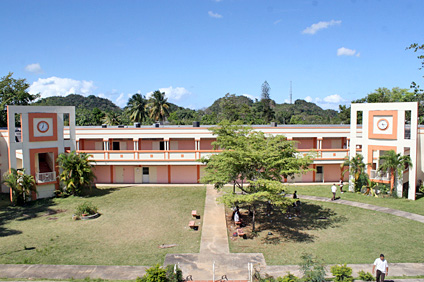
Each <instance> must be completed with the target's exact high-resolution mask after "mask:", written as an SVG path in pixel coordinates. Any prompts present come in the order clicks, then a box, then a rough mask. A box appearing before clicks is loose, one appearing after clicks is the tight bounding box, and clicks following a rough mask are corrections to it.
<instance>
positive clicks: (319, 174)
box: [315, 166, 324, 182]
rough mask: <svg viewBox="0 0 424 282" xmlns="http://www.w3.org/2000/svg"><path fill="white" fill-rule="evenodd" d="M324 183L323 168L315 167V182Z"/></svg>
mask: <svg viewBox="0 0 424 282" xmlns="http://www.w3.org/2000/svg"><path fill="white" fill-rule="evenodd" d="M323 181H324V167H323V166H317V172H316V174H315V182H323Z"/></svg>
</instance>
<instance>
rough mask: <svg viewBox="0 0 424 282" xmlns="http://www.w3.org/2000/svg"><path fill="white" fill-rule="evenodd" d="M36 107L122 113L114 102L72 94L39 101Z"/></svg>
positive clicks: (92, 96) (91, 96)
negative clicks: (96, 109) (68, 107)
mask: <svg viewBox="0 0 424 282" xmlns="http://www.w3.org/2000/svg"><path fill="white" fill-rule="evenodd" d="M33 105H36V106H75V107H76V108H77V109H78V108H83V109H87V110H90V111H91V110H93V109H94V108H98V109H99V110H101V111H106V112H109V111H116V112H120V111H121V109H120V108H119V107H118V106H117V105H115V104H114V103H113V102H112V101H110V100H108V99H105V98H101V97H97V96H94V95H90V96H88V97H84V96H82V95H79V94H70V95H68V96H64V97H61V96H52V97H47V98H43V99H40V100H38V101H37V102H35V103H33Z"/></svg>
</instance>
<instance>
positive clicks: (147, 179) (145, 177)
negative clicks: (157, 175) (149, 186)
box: [143, 167, 149, 183]
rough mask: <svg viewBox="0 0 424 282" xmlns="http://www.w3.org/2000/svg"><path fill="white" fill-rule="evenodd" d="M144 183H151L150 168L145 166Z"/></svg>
mask: <svg viewBox="0 0 424 282" xmlns="http://www.w3.org/2000/svg"><path fill="white" fill-rule="evenodd" d="M143 183H149V168H148V167H143Z"/></svg>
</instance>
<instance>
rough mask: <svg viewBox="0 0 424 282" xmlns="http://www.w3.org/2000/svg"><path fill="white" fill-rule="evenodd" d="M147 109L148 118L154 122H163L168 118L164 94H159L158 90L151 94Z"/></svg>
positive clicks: (166, 100) (167, 107) (167, 106)
mask: <svg viewBox="0 0 424 282" xmlns="http://www.w3.org/2000/svg"><path fill="white" fill-rule="evenodd" d="M147 107H148V108H149V112H150V117H151V118H152V119H153V120H154V121H164V120H165V119H166V118H167V117H168V116H169V104H168V99H167V98H165V92H160V91H159V90H156V91H155V92H153V94H152V97H151V98H150V99H149V103H148V104H147Z"/></svg>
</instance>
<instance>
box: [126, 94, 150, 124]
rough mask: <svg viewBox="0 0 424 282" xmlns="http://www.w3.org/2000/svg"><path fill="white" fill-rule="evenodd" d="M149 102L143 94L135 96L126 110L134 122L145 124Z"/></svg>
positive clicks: (129, 101)
mask: <svg viewBox="0 0 424 282" xmlns="http://www.w3.org/2000/svg"><path fill="white" fill-rule="evenodd" d="M146 105H147V100H146V99H145V98H144V97H143V95H141V94H138V93H137V94H134V95H133V96H132V97H131V98H130V99H129V100H128V103H127V107H126V110H127V111H128V113H129V117H130V119H131V121H133V122H139V123H143V121H144V120H145V118H146V117H147V110H146Z"/></svg>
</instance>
